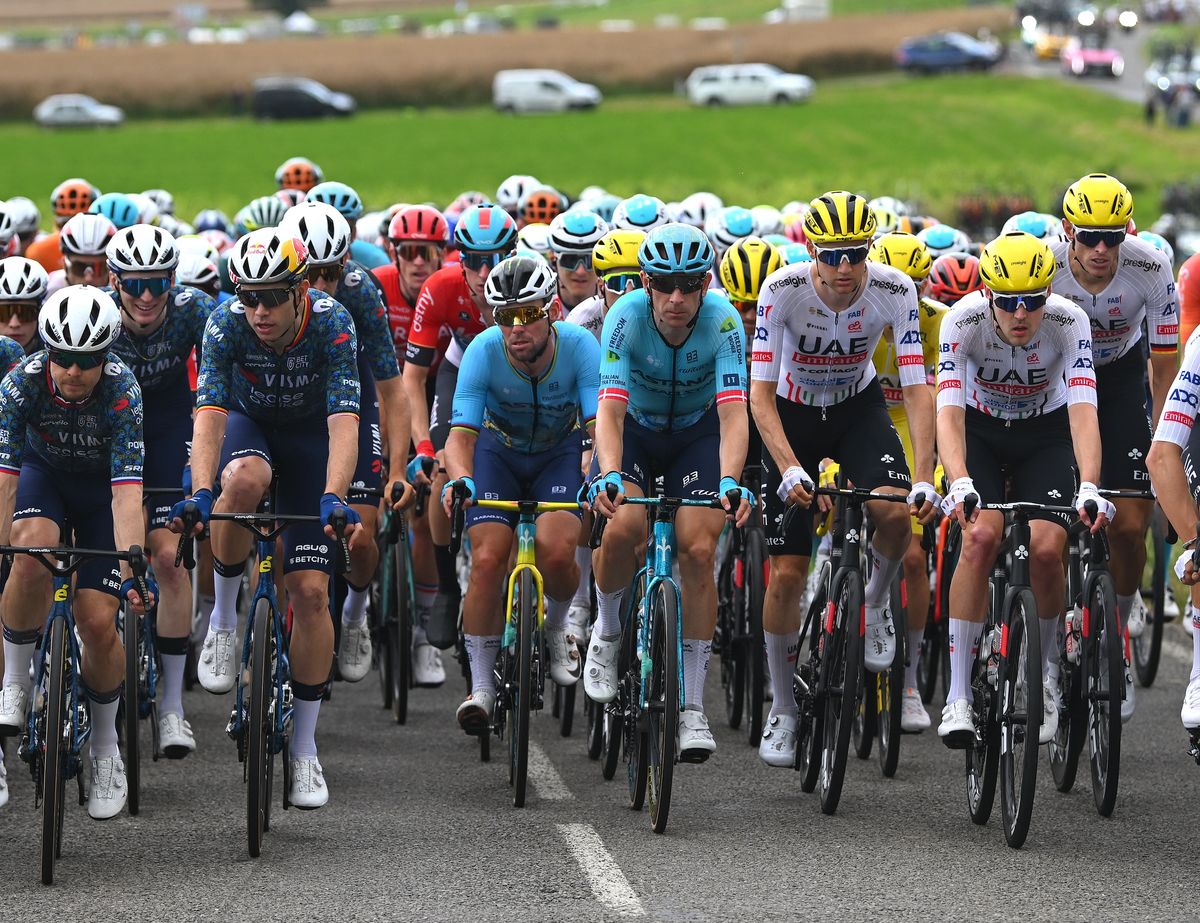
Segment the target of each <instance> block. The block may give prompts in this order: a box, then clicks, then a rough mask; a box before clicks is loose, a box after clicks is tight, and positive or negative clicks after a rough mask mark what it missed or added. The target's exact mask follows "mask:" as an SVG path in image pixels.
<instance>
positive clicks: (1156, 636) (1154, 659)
mask: <svg viewBox="0 0 1200 923" xmlns="http://www.w3.org/2000/svg"><path fill="white" fill-rule="evenodd" d="M1150 535H1151V543H1150V544H1151V548H1152V549H1153V551H1152V552H1151V553H1150V567H1151V568H1152V570H1151V579H1150V611H1149V612H1148V613H1147V615H1148V616H1149V618H1148V619H1147V620H1146V628H1145V629H1144V630H1143V631H1142V634H1141V636H1140V637H1137V638H1130V639H1129V640H1130V642H1131V643H1130V647H1131V648H1132V650H1131V651H1130V653H1131V654H1132V658H1131V659H1132V660H1133V667H1134V674H1135V675H1136V676H1137V680H1138V685H1139V686H1141V687H1142V688H1144V689H1149V688H1150V687H1151V686H1153V685H1154V680H1155V679H1156V678H1157V677H1158V664H1159V659H1160V658H1161V657H1162V640H1163V608H1164V606H1165V604H1166V601H1167V568H1166V565H1167V563H1168V562H1169V560H1170V552H1169V550H1168V548H1167V544H1166V542H1165V541H1164V540H1163V539H1162V538H1160V537H1159V536H1158V534H1157V531H1156V530H1154V529H1151V533H1150Z"/></svg>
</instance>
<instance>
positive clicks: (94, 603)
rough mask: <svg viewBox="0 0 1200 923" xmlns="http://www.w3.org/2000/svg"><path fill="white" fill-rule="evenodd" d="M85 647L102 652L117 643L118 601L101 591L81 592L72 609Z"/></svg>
mask: <svg viewBox="0 0 1200 923" xmlns="http://www.w3.org/2000/svg"><path fill="white" fill-rule="evenodd" d="M72 614H73V615H74V616H75V627H76V628H78V629H79V637H80V640H82V641H83V646H84V647H85V648H87V649H89V650H91V651H100V650H103V649H105V648H107V647H109V646H110V645H112V644H114V643H116V640H117V629H116V621H115V617H116V614H117V599H116V597H113V596H109V595H108V594H107V593H102V592H100V591H99V590H80V591H79V592H77V593H76V594H75V604H74V606H73V607H72Z"/></svg>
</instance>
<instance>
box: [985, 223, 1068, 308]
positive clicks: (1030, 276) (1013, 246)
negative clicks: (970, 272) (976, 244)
mask: <svg viewBox="0 0 1200 923" xmlns="http://www.w3.org/2000/svg"><path fill="white" fill-rule="evenodd" d="M1055 268H1056V267H1055V263H1054V254H1053V253H1052V252H1051V250H1050V245H1049V244H1047V243H1045V242H1044V241H1041V240H1038V238H1036V237H1034V236H1033V235H1032V234H1026V233H1025V232H1024V231H1012V232H1010V233H1008V234H1002V235H1001V236H999V237H997V238H996V239H995V240H993V241H992V242H991V243H990V244H988V245H987V246H986V247H984V248H983V252H982V253H981V254H979V276H980V278H981V279H982V280H983V284H984V285H986V286H987V287H988V288H990V289H991V290H992V291H993V292H1000V293H1002V294H1010V293H1011V294H1017V293H1022V292H1040V291H1044V290H1045V289H1047V288H1049V287H1050V281H1051V280H1052V279H1053V278H1054V271H1055Z"/></svg>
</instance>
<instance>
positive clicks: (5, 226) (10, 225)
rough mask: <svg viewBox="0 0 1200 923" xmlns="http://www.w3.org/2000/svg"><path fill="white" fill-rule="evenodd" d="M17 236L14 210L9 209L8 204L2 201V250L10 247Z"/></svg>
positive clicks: (0, 238)
mask: <svg viewBox="0 0 1200 923" xmlns="http://www.w3.org/2000/svg"><path fill="white" fill-rule="evenodd" d="M16 235H17V227H16V224H15V223H14V221H13V210H12V209H10V208H9V207H8V203H7V202H5V201H4V200H3V199H0V249H2V248H4V247H6V246H8V242H9V241H11V240H12V239H13V238H14V237H16Z"/></svg>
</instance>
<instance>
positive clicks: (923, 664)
mask: <svg viewBox="0 0 1200 923" xmlns="http://www.w3.org/2000/svg"><path fill="white" fill-rule="evenodd" d="M941 640H942V628H941V625H940V624H939V623H938V621H937V619H936V617H935V616H934V614H933V607H932V606H930V612H929V615H928V616H926V619H925V634H924V635H923V636H922V637H921V649H920V650H919V651H918V652H917V656H918V657H919V658H920V659H919V660H918V661H917V691H918V692H920V694H921V703H922V704H923V705H928V704H929V703H930V702H932V701H933V694H934V693H935V692H937V681H938V666H939V665H940V664H941V660H942V649H941V648H942V646H941Z"/></svg>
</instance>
